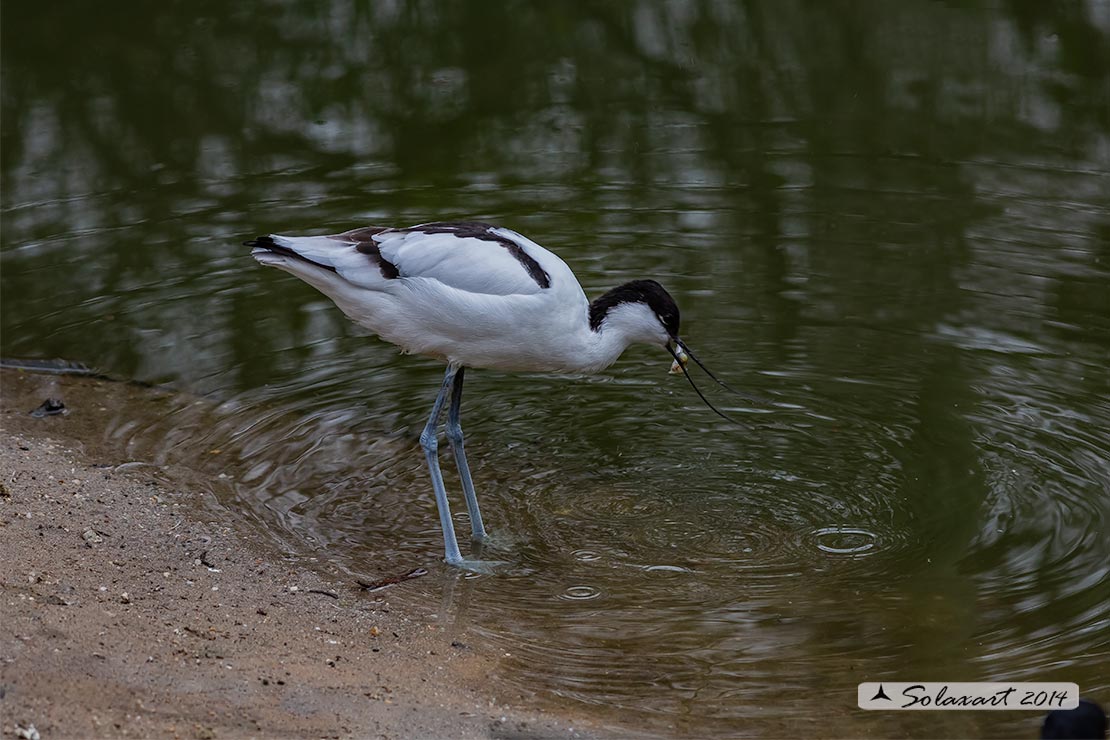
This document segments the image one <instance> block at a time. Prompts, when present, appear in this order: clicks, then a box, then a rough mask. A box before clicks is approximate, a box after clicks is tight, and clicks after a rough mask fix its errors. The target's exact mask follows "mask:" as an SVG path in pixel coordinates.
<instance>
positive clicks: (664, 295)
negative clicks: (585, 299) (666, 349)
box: [590, 280, 679, 339]
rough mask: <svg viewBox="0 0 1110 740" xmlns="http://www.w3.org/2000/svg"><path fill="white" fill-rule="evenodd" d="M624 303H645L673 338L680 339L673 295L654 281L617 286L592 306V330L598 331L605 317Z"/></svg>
mask: <svg viewBox="0 0 1110 740" xmlns="http://www.w3.org/2000/svg"><path fill="white" fill-rule="evenodd" d="M622 303H644V304H647V307H648V308H650V309H651V310H652V312H654V313H655V315H656V317H658V319H659V323H661V324H662V325H663V328H664V329H666V330H667V334H669V335H670V336H671V337H672V338H674V339H677V338H678V325H679V315H678V305H677V304H676V303H675V302H674V298H671V294H670V293H668V292H667V291H665V290H664V289H663V286H662V285H660V284H659V283H657V282H655V281H654V280H633V281H632V282H630V283H625V284H624V285H620V286H617V287H616V288H613V289H612V290H610V291H609V292H608V293H606V294H605V295H603V296H601V297H600V298H598V299H597V300H595V301H594V302H593V303H591V304H590V328H591V329H593V330H594V331H597V330H598V329H600V328H601V324H602V322H603V321H605V316H606V315H607V314H608V313H609V311H611V310H612V309H613V308H614V307H615V306H619V305H620V304H622Z"/></svg>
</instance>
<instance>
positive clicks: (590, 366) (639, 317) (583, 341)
mask: <svg viewBox="0 0 1110 740" xmlns="http://www.w3.org/2000/svg"><path fill="white" fill-rule="evenodd" d="M576 339H577V342H576V344H578V345H579V347H578V349H577V350H576V351H575V352H574V355H575V358H576V362H575V365H576V366H575V367H574V368H572V370H574V371H577V372H587V373H595V372H600V371H601V370H604V369H605V368H607V367H609V366H610V365H612V364H613V363H614V362H616V361H617V359H618V358H619V357H620V356H621V354H622V353H623V352H624V351H625V350H626V349H628V347H629V345H632V344H636V343H637V342H642V343H645V344H654V345H658V346H664V345H666V343H667V339H668V337H667V333H666V331H664V330H663V327H662V326H661V325H660V323H659V320H658V319H657V318H656V317H655V315H654V314H653V313H652V312H651V310H650V309H649V308H648V307H647V305H645V304H643V303H623V304H620V305H617V306H614V307H613V308H612V309H610V310H609V311H608V312H607V313H606V314H605V316H604V318H603V319H602V320H601V321H600V323H599V324H598V325H597V327H596V328H590V327H588V326H586V327H583V328H582V330H581V331H580V332H579V333H578V335H577V337H576Z"/></svg>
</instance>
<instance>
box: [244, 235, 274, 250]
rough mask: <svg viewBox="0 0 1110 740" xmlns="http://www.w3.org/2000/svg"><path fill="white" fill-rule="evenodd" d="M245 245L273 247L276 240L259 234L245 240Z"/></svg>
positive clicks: (263, 247) (264, 247)
mask: <svg viewBox="0 0 1110 740" xmlns="http://www.w3.org/2000/svg"><path fill="white" fill-rule="evenodd" d="M243 246H244V247H252V248H253V247H261V248H262V249H273V248H274V240H273V239H272V238H271V237H268V236H259V237H255V238H254V239H248V240H247V241H245V242H243Z"/></svg>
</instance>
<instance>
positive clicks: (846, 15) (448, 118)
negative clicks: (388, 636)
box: [0, 0, 1110, 737]
mask: <svg viewBox="0 0 1110 740" xmlns="http://www.w3.org/2000/svg"><path fill="white" fill-rule="evenodd" d="M0 13H2V16H0V29H2V34H3V38H2V44H0V52H2V93H0V96H2V104H3V120H2V132H0V155H2V165H0V188H2V219H3V221H2V240H3V252H2V259H0V270H2V280H3V283H2V293H0V299H2V312H0V330H2V334H0V353H2V354H3V356H5V357H13V356H14V357H24V358H53V357H61V358H65V359H67V360H72V361H77V362H82V363H86V364H88V365H90V366H93V367H95V368H97V369H99V370H101V371H104V372H106V373H109V374H111V375H113V376H116V377H126V378H136V379H141V380H145V381H152V382H159V383H167V384H169V385H170V386H172V387H175V388H178V389H180V390H181V391H183V392H187V393H189V394H194V395H195V394H199V395H201V396H204V397H206V398H208V399H210V400H211V401H212V403H214V404H217V406H216V410H215V412H214V416H213V415H211V414H200V413H199V412H196V411H195V410H193V409H194V405H193V404H192V403H191V402H190V401H188V400H182V401H181V403H180V404H179V405H177V406H175V407H174V409H173V410H172V412H171V413H168V414H167V415H166V416H164V417H162V418H156V419H138V420H136V419H124V418H121V419H119V420H118V422H117V423H116V424H115V425H114V426H113V427H112V428H110V429H107V430H105V435H106V437H108V438H111V439H116V440H118V441H119V443H120V444H121V445H127V446H128V449H131V450H133V451H134V452H135V454H136V455H142V456H146V457H149V458H151V459H164V460H173V461H176V462H183V463H185V464H190V465H193V466H194V467H197V468H198V469H201V470H206V471H211V472H212V473H213V476H212V479H213V481H214V482H213V490H214V491H215V492H216V493H217V495H219V496H220V499H221V501H222V502H223V505H224V506H226V507H227V508H228V511H229V517H231V518H235V517H240V518H241V519H242V520H244V521H249V522H253V523H255V524H261V525H262V526H264V527H266V528H267V529H268V530H269V531H271V532H272V533H273V534H274V536H275V537H276V538H279V539H280V540H281V542H282V543H283V546H284V547H286V548H287V549H288V550H289V552H290V553H291V554H292V555H294V556H300V557H306V558H307V557H317V558H327V559H329V560H331V561H333V562H335V563H337V564H338V565H339V566H340V567H342V568H344V569H346V570H348V571H349V572H350V573H352V574H371V575H373V574H375V573H396V572H399V571H402V572H403V571H404V570H407V569H409V568H412V567H416V566H421V565H423V566H429V567H431V568H432V569H433V572H432V574H431V576H430V577H428V578H424V579H420V580H418V581H412V582H409V583H407V584H405V585H404V586H403V587H398V588H397V589H396V596H395V597H394V598H407V599H410V600H412V601H413V602H420V603H429V604H433V605H436V607H437V608H438V606H439V605H440V603H441V602H442V605H443V614H442V617H443V618H444V619H448V620H450V621H451V622H452V624H453V625H455V628H456V629H458V630H459V631H460V632H461V635H462V639H463V641H465V642H467V643H468V644H472V645H474V646H475V647H476V649H482V650H487V651H494V650H496V651H501V652H503V653H508V654H509V656H508V657H505V658H504V659H503V660H502V661H501V664H500V667H499V669H498V672H497V674H496V676H495V679H496V680H497V681H498V682H499V684H500V685H501V686H503V687H504V688H505V689H506V690H507V691H509V692H510V693H512V694H517V693H524V694H526V695H530V696H537V697H539V699H540V700H541V701H544V702H547V701H551V702H557V703H562V704H565V705H569V706H572V707H575V708H576V709H579V710H586V711H589V712H596V713H597V716H598V717H600V718H601V719H602V721H604V722H608V723H612V724H613V725H615V726H617V727H626V728H627V727H636V728H637V729H639V730H642V731H646V732H654V733H658V734H664V735H666V734H709V733H714V734H717V735H728V736H743V737H782V736H793V737H799V736H809V737H823V736H835V737H847V736H903V737H955V736H984V737H1011V736H1024V737H1030V736H1034V735H1035V734H1036V726H1037V718H1036V716H1035V715H1034V714H1029V713H1016V712H1015V713H1010V712H1002V713H997V712H990V713H956V712H947V713H914V714H912V715H911V714H909V713H906V714H890V713H864V712H861V711H859V710H857V709H856V708H855V685H856V683H858V682H860V681H863V680H870V681H874V680H884V679H885V680H952V681H955V680H960V681H973V680H1023V681H1032V680H1053V681H1074V682H1077V683H1079V684H1080V686H1081V688H1082V689H1083V693H1084V694H1086V695H1089V696H1092V697H1094V698H1099V699H1101V700H1102V701H1103V702H1104V703H1106V702H1108V701H1110V672H1108V671H1107V670H1106V669H1105V666H1106V665H1108V664H1110V606H1108V604H1110V565H1108V563H1110V532H1108V530H1110V441H1108V436H1110V434H1108V432H1107V430H1108V429H1110V373H1108V372H1107V367H1108V366H1110V174H1108V171H1110V4H1108V3H1107V2H1102V1H1100V0H1090V1H1089V2H1086V3H1081V2H1076V3H1070V2H1059V3H1047V2H1045V3H1040V2H1025V1H1018V0H1014V1H1013V2H997V3H990V4H987V3H973V2H952V3H939V2H937V3H931V2H923V1H921V2H899V3H891V2H878V1H875V2H829V3H795V2H756V1H754V0H750V1H748V2H628V3H582V4H571V3H540V2H533V3H526V2H504V3H500V2H485V3H434V2H426V3H416V2H413V3H406V2H390V3H384V2H383V3H378V2H374V3H370V2H366V3H342V2H334V3H295V2H268V3H249V2H248V3H218V2H208V3H204V2H178V3H139V2H132V3H114V4H113V3H109V4H104V3H79V2H56V3H34V2H19V1H16V0H11V1H9V0H5V2H4V3H3V4H2V5H0ZM458 218H467V219H483V220H489V221H494V222H498V223H502V224H505V225H507V226H510V227H512V228H515V229H517V230H518V231H521V232H523V233H524V234H526V235H528V236H530V237H531V238H533V239H535V240H536V241H538V242H540V243H541V244H543V245H545V246H546V247H548V248H549V249H552V250H554V251H555V252H557V253H558V254H560V255H561V256H562V257H563V258H564V259H566V260H567V261H568V263H569V264H570V265H571V266H572V268H573V269H574V270H575V271H576V273H577V274H578V276H579V278H580V279H581V281H582V284H583V286H584V287H585V288H586V291H587V293H589V294H590V295H596V294H598V293H599V292H601V291H602V290H604V289H606V288H609V287H611V286H613V285H615V284H617V283H619V282H623V281H625V280H628V279H633V278H640V277H653V278H655V279H657V280H659V281H660V282H662V283H663V284H664V285H665V286H667V288H668V289H669V290H670V291H671V293H672V294H673V295H674V296H675V298H676V300H677V301H678V303H679V305H680V306H681V308H682V311H683V329H684V331H683V333H684V335H685V337H686V338H687V340H688V341H689V342H690V344H691V346H693V347H694V348H695V350H697V351H698V352H699V355H700V356H702V358H703V359H705V360H706V361H707V362H708V363H710V365H711V366H712V367H714V368H715V369H716V370H717V371H718V372H719V373H720V374H722V375H724V376H725V377H727V378H728V379H729V381H730V382H732V383H734V384H737V385H740V386H742V387H743V388H745V389H746V390H749V391H751V392H752V393H756V394H759V395H760V396H762V397H764V398H766V399H768V402H767V403H765V404H748V403H745V402H740V403H737V400H736V399H735V398H729V397H728V396H721V395H714V400H715V401H716V402H718V403H719V404H720V405H722V406H723V407H724V408H726V409H727V410H728V411H729V412H730V413H732V414H734V415H738V416H741V417H743V418H744V419H745V420H746V421H747V423H748V424H749V425H750V429H747V430H741V429H736V428H734V427H730V426H729V425H728V424H726V423H725V422H723V421H721V420H720V419H718V418H716V417H715V416H713V415H712V414H711V413H710V412H708V411H707V410H706V409H704V407H702V406H700V404H699V402H698V400H697V398H696V397H694V396H693V394H692V392H691V391H690V390H689V388H688V387H685V386H684V385H683V383H682V381H681V379H679V378H675V377H673V376H668V375H667V373H666V371H667V369H668V366H669V360H670V358H669V357H667V356H666V355H665V354H664V353H663V352H662V351H661V350H651V349H649V348H638V349H634V350H632V351H630V352H629V353H628V354H627V355H626V356H625V357H624V358H623V359H622V360H621V361H620V362H619V363H618V364H617V365H616V366H615V367H614V368H612V370H611V371H610V372H609V373H607V374H606V376H604V377H602V378H598V379H589V380H587V379H573V380H567V379H560V378H554V377H547V376H543V377H524V376H511V375H502V374H498V373H493V372H482V371H478V372H473V373H471V374H469V375H468V381H467V395H466V407H465V412H464V413H465V415H464V420H465V422H466V426H467V430H468V433H469V436H468V447H467V450H468V453H469V456H470V461H471V467H472V469H473V472H474V477H475V482H476V485H477V487H478V489H479V493H480V496H481V499H482V501H483V505H484V509H483V511H484V513H485V515H486V519H487V523H488V524H489V525H490V526H491V528H492V529H493V530H494V532H495V534H496V540H495V543H496V544H495V548H494V550H495V552H494V555H495V556H497V557H501V558H503V559H505V560H508V561H509V562H510V563H511V567H510V568H509V569H508V570H507V571H506V572H505V573H503V574H501V575H497V576H483V577H480V578H467V579H459V578H458V577H457V576H455V575H453V574H451V573H449V572H446V571H445V570H444V569H442V568H439V567H437V566H436V562H437V558H438V557H440V554H441V546H442V545H441V538H440V534H439V531H438V526H437V523H436V515H435V509H434V502H433V500H432V497H431V492H430V487H429V485H428V483H427V479H426V472H425V471H424V469H423V463H422V456H421V454H420V449H419V447H418V444H417V435H418V433H419V430H420V428H421V426H422V425H423V422H424V417H425V415H426V413H427V410H428V408H429V406H430V403H431V400H432V397H433V396H434V394H435V392H436V389H437V387H438V382H439V379H440V376H441V372H442V369H441V368H440V367H438V366H437V365H436V364H435V363H433V362H430V361H426V360H422V359H419V358H412V357H400V356H398V355H397V353H396V351H395V350H394V349H393V348H392V347H390V346H388V345H385V344H383V343H381V342H379V341H377V340H375V339H372V338H368V337H366V336H364V335H362V334H361V333H360V332H359V331H358V330H356V329H355V328H354V327H353V326H352V325H350V324H349V323H348V322H346V320H345V319H343V317H342V316H341V315H340V314H339V312H338V311H337V310H335V309H334V308H333V307H332V306H331V305H330V303H329V302H328V301H327V300H325V299H323V298H322V297H321V296H320V295H319V294H317V293H315V292H314V291H313V290H312V289H311V288H309V287H307V286H305V285H303V284H301V283H299V282H297V281H296V280H294V279H293V278H291V277H289V276H287V275H285V274H283V273H279V272H277V271H274V270H265V269H262V268H260V267H258V266H257V265H255V264H254V262H253V260H251V259H250V258H248V257H247V256H246V250H245V249H244V248H243V247H241V246H240V242H241V241H242V240H243V239H245V238H249V237H252V236H254V235H256V234H258V233H265V232H279V233H298V232H310V233H327V232H336V231H341V230H344V229H347V228H352V227H354V226H359V225H364V224H369V223H381V224H393V225H408V224H412V223H419V222H422V221H429V220H439V219H458ZM183 398H184V396H183ZM213 449H219V450H221V454H220V455H219V456H218V458H219V460H218V462H214V461H213V457H214V456H213V455H211V454H210V453H211V451H212V450H213ZM449 467H450V465H449V463H447V462H446V461H445V469H447V468H449ZM217 473H224V474H225V475H227V476H230V477H228V478H226V479H219V482H217V479H216V474H217ZM448 485H449V487H450V489H451V490H452V491H454V492H457V491H458V486H457V481H456V479H455V478H454V477H453V476H450V477H449V479H448ZM456 508H457V509H461V508H462V507H461V505H457V506H456ZM459 526H460V529H462V530H463V531H465V529H466V525H465V522H462V521H460V522H459Z"/></svg>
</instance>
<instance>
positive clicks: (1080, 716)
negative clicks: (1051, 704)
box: [1041, 699, 1106, 740]
mask: <svg viewBox="0 0 1110 740" xmlns="http://www.w3.org/2000/svg"><path fill="white" fill-rule="evenodd" d="M1105 738H1106V712H1104V711H1103V710H1102V707H1100V706H1099V705H1098V704H1095V703H1094V702H1093V701H1091V700H1090V699H1080V700H1079V706H1078V707H1076V708H1075V709H1056V710H1054V711H1051V712H1049V713H1048V716H1046V717H1045V718H1044V724H1043V725H1041V740H1104V739H1105Z"/></svg>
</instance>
